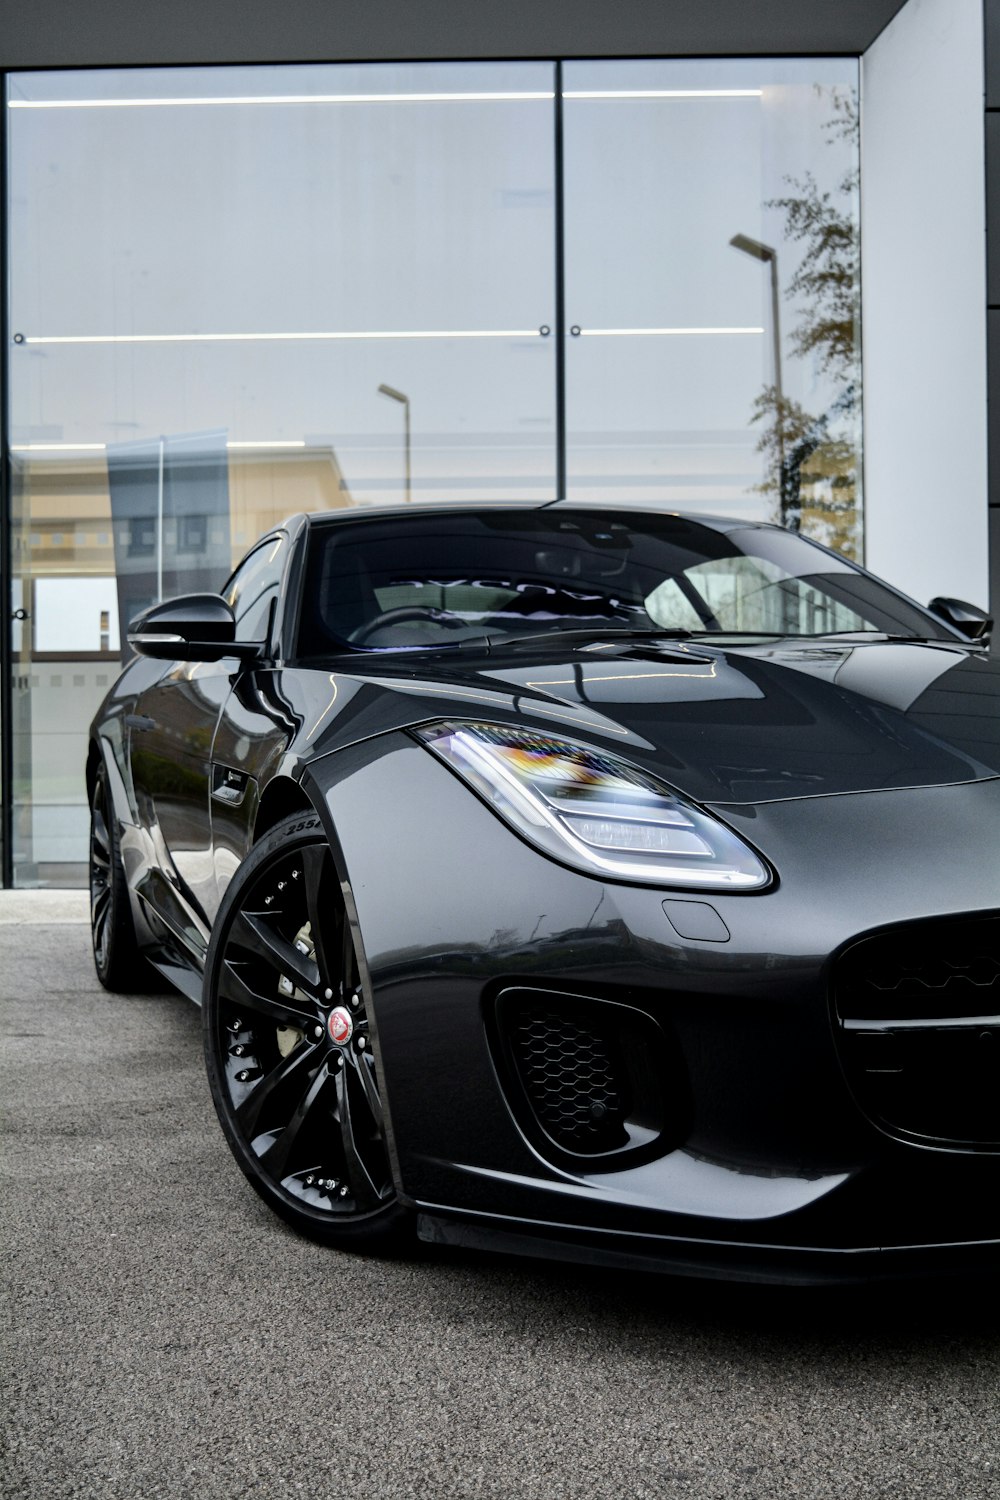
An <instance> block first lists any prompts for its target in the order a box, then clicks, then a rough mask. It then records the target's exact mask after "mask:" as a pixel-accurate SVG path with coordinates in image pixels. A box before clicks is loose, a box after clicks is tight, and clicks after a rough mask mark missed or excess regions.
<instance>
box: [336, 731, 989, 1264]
mask: <svg viewBox="0 0 1000 1500" xmlns="http://www.w3.org/2000/svg"><path fill="white" fill-rule="evenodd" d="M310 774H311V776H312V777H313V778H314V780H315V783H316V785H315V788H314V791H315V793H316V795H317V802H318V803H319V801H320V798H322V805H323V806H324V807H325V809H326V814H327V817H328V826H329V828H330V832H331V836H332V837H333V838H334V839H335V841H336V846H337V854H338V858H340V859H341V860H342V864H343V872H344V875H345V878H346V880H347V881H348V882H349V885H350V889H351V891H352V893H353V899H354V902H355V904H356V909H357V917H358V923H359V931H360V934H361V939H362V943H363V947H364V953H365V960H366V969H367V975H366V982H367V983H368V984H369V985H370V989H371V1014H372V1015H373V1017H374V1026H375V1031H376V1036H377V1044H378V1049H379V1058H380V1065H381V1068H382V1073H383V1088H384V1091H385V1098H386V1099H387V1101H388V1106H389V1117H390V1132H391V1151H392V1156H393V1164H394V1170H395V1173H396V1180H397V1188H398V1190H399V1192H400V1195H401V1197H402V1198H403V1200H404V1201H405V1202H407V1203H409V1204H411V1205H412V1206H413V1207H415V1208H416V1209H417V1210H418V1212H419V1213H420V1215H421V1219H420V1223H421V1226H422V1232H423V1233H424V1234H425V1235H426V1236H427V1237H429V1238H435V1239H440V1238H445V1239H448V1240H450V1241H451V1242H456V1240H457V1241H459V1242H461V1243H479V1242H483V1243H485V1242H486V1240H489V1242H490V1243H491V1244H493V1245H494V1246H501V1242H504V1241H506V1244H505V1245H504V1246H503V1247H505V1248H521V1249H527V1250H530V1252H531V1253H535V1254H557V1255H560V1256H565V1257H566V1258H570V1259H573V1258H585V1259H593V1260H599V1261H605V1262H607V1261H608V1257H609V1256H611V1257H612V1259H614V1258H615V1257H620V1256H625V1257H626V1258H627V1259H628V1258H629V1257H631V1258H633V1259H634V1260H635V1262H636V1263H637V1264H641V1265H648V1266H650V1267H653V1266H656V1265H660V1266H663V1267H665V1268H668V1269H684V1270H691V1269H694V1268H701V1269H702V1270H704V1271H705V1272H706V1273H708V1274H731V1275H740V1276H748V1277H751V1278H753V1279H762V1278H763V1279H778V1280H799V1279H805V1280H823V1279H831V1278H832V1279H836V1280H844V1279H847V1280H850V1279H856V1278H857V1277H859V1276H861V1277H865V1278H867V1277H870V1276H871V1275H873V1274H882V1272H881V1271H876V1270H875V1267H876V1266H878V1267H885V1266H887V1265H889V1264H894V1265H895V1266H896V1267H897V1270H896V1272H894V1274H906V1273H907V1272H906V1268H907V1267H917V1266H918V1265H920V1266H923V1265H924V1263H925V1262H926V1261H927V1260H928V1258H929V1260H930V1261H931V1262H933V1263H937V1264H939V1265H940V1266H942V1267H943V1266H944V1263H945V1262H946V1261H948V1262H955V1263H956V1264H961V1265H969V1264H972V1263H973V1262H976V1261H979V1260H985V1261H986V1262H987V1263H988V1264H990V1265H995V1264H996V1263H997V1258H998V1257H997V1242H998V1240H1000V1194H998V1190H1000V1152H998V1151H997V1150H996V1149H994V1148H993V1147H991V1146H989V1145H983V1144H982V1143H979V1144H974V1145H972V1146H971V1147H970V1146H969V1145H968V1144H966V1145H965V1146H957V1145H954V1144H949V1145H944V1144H934V1143H932V1142H928V1141H926V1140H916V1139H912V1138H905V1137H904V1136H903V1135H901V1134H900V1133H899V1132H898V1131H895V1130H894V1129H893V1128H892V1127H891V1126H887V1125H886V1123H885V1122H884V1121H882V1122H880V1121H879V1120H877V1119H875V1118H873V1117H872V1115H871V1113H870V1112H869V1113H866V1111H865V1109H864V1108H862V1106H861V1104H860V1103H859V1102H858V1098H857V1097H856V1094H855V1092H854V1088H853V1085H852V1082H851V1081H850V1080H849V1078H848V1076H847V1074H846V1073H845V1068H844V1065H843V1060H842V1051H841V1046H840V1039H839V1037H838V1024H839V1023H838V1019H837V1017H836V1015H835V1012H834V1008H833V1004H832V996H831V985H832V975H833V965H834V960H835V956H836V955H838V954H839V953H841V952H842V951H843V950H844V949H845V948H847V947H849V946H850V945H851V944H852V943H854V942H855V941H856V940H857V939H858V938H859V937H860V936H862V935H864V934H867V933H870V932H873V931H877V930H880V929H882V928H885V927H891V926H893V925H895V924H899V923H904V922H914V921H918V922H919V921H920V920H926V919H931V918H941V917H955V916H960V915H968V914H970V913H971V914H977V915H979V916H987V915H989V914H990V913H993V914H995V912H996V903H997V893H998V892H1000V854H998V853H997V850H998V849H1000V783H998V782H983V783H973V784H969V785H966V786H959V787H948V788H922V789H918V790H913V791H896V792H888V793H871V794H862V795H856V796H850V797H837V798H822V799H811V800H802V801H798V802H788V803H778V804H769V805H763V806H759V807H756V808H747V807H742V808H739V809H736V808H732V809H727V810H723V811H724V813H725V815H726V816H727V817H728V818H729V819H730V820H731V821H732V822H733V825H734V826H735V827H737V829H738V830H739V831H741V832H744V833H745V834H746V835H747V837H748V838H750V839H751V841H752V842H753V843H754V844H755V845H756V846H757V847H759V848H760V849H762V850H763V852H764V853H765V854H766V855H767V856H768V858H769V859H770V860H771V861H772V862H773V864H774V866H775V868H776V869H777V871H778V876H779V880H778V884H777V887H776V888H775V889H772V890H770V891H767V892H765V893H762V894H760V895H739V896H732V895H730V896H723V895H719V896H712V897H711V898H708V899H710V904H711V906H712V907H713V908H714V909H715V911H716V912H717V913H718V914H719V916H720V917H721V918H722V920H723V922H724V924H725V928H726V929H727V930H728V932H729V938H728V940H726V941H722V942H720V941H718V940H717V938H716V939H707V938H703V939H698V938H684V937H681V936H680V934H679V932H678V931H677V930H676V928H675V927H674V926H673V925H672V924H671V922H670V921H669V920H668V918H667V916H666V914H665V912H664V908H663V900H664V898H672V897H677V896H678V895H680V896H681V897H682V898H683V896H684V893H677V892H668V891H658V890H654V889H639V888H636V887H630V886H627V885H613V884H610V883H602V882H600V881H599V880H591V879H589V878H588V877H586V876H583V875H580V874H577V873H576V872H573V871H570V870H568V869H565V868H563V867H562V866H560V865H557V864H555V863H553V862H552V861H550V860H547V859H545V858H544V857H543V856H541V855H539V854H538V853H537V852H536V851H534V850H533V849H530V848H529V847H528V846H526V845H525V844H524V843H522V842H521V841H520V840H519V839H518V838H517V837H516V836H515V835H514V834H512V833H511V832H510V831H509V830H508V829H507V828H506V826H505V825H503V824H502V823H501V822H500V821H499V820H498V819H497V818H496V817H495V816H494V815H493V814H492V813H490V812H489V811H488V810H487V809H486V808H485V807H484V806H483V805H482V804H481V803H480V802H479V801H478V799H477V798H476V797H474V796H473V795H472V794H471V793H470V792H469V791H468V790H467V789H466V788H465V787H464V786H463V785H462V784H461V783H460V782H459V781H458V780H457V778H456V777H454V776H453V775H452V774H451V773H450V772H449V771H448V770H447V769H446V768H445V767H443V766H441V765H440V764H439V763H438V762H436V761H435V760H434V759H433V758H432V757H431V756H429V755H428V754H427V753H426V752H425V751H423V750H422V749H421V748H420V747H418V746H417V745H416V744H414V743H413V741H411V740H410V739H409V738H408V737H407V736H405V735H392V736H386V737H384V738H383V739H381V740H379V741H372V742H370V744H368V745H366V746H359V747H354V748H353V750H352V751H351V752H349V753H342V754H339V755H335V756H331V757H329V758H328V759H326V760H324V761H322V762H319V763H317V764H315V765H314V766H313V767H312V769H311V772H310ZM949 850H955V851H956V854H955V856H954V858H953V859H951V860H950V862H949V861H948V859H947V851H949ZM942 851H945V854H944V855H943V854H942ZM689 895H690V897H691V899H692V900H699V901H705V900H706V898H705V897H704V896H700V895H697V894H696V893H693V892H692V893H689ZM682 925H683V924H682ZM512 987H519V988H522V989H523V988H529V989H535V990H537V991H539V992H541V993H542V994H547V995H552V996H555V997H557V1001H558V1003H559V1004H561V1005H562V1006H563V1007H565V1006H567V1005H569V1006H572V1004H573V997H576V996H582V997H584V998H585V999H587V1000H590V1001H592V1002H597V1003H606V1004H607V1005H609V1006H610V1007H612V1010H611V1011H609V1017H611V1016H612V1015H613V1013H614V1007H619V1008H625V1009H628V1010H632V1011H637V1012H641V1013H644V1014H647V1015H648V1016H650V1017H651V1018H652V1019H653V1021H654V1022H655V1024H656V1025H657V1026H659V1027H660V1028H662V1030H663V1033H664V1035H665V1036H666V1037H667V1038H668V1039H669V1043H670V1046H671V1048H675V1049H676V1052H677V1054H678V1055H679V1057H680V1058H681V1060H682V1064H683V1087H684V1088H686V1089H687V1090H688V1095H689V1097H688V1105H687V1109H688V1112H687V1114H686V1115H685V1116H684V1122H683V1129H682V1130H681V1131H680V1133H679V1134H678V1133H677V1132H676V1131H675V1132H674V1134H673V1136H671V1134H670V1132H669V1131H668V1132H666V1133H665V1134H664V1136H663V1137H662V1140H661V1144H662V1147H663V1149H662V1150H661V1151H659V1152H657V1151H656V1149H653V1150H652V1151H650V1149H648V1148H647V1149H646V1150H645V1151H643V1150H640V1151H638V1152H637V1153H635V1154H633V1155H629V1153H628V1152H627V1151H626V1152H623V1153H622V1154H620V1155H618V1156H617V1157H614V1158H613V1159H612V1157H611V1156H606V1157H605V1158H604V1159H603V1160H598V1159H595V1158H593V1157H585V1158H584V1157H580V1158H578V1159H577V1160H575V1161H574V1159H573V1155H572V1153H568V1154H567V1153H566V1152H564V1151H560V1150H558V1149H552V1146H551V1142H550V1141H549V1140H547V1139H546V1136H545V1134H544V1132H541V1133H540V1132H538V1131H535V1130H532V1128H531V1125H530V1121H529V1122H528V1123H527V1124H526V1121H525V1116H524V1111H523V1109H521V1110H519V1109H518V1107H517V1101H516V1100H515V1099H514V1098H513V1097H512V1090H511V1085H510V1081H509V1078H508V1077H507V1076H506V1074H505V1071H504V1067H503V1064H502V1060H501V1059H500V1058H499V1057H498V1049H497V1045H496V1037H495V1027H494V1023H493V1021H492V1019H491V1018H492V1017H493V1016H494V1015H495V1007H496V1003H497V998H498V996H500V995H502V994H503V993H504V992H505V991H509V990H510V989H511V988H512ZM996 1004H997V1008H998V1009H1000V1000H998V1001H997V1002H996ZM984 1029H988V1027H985V1028H984ZM998 1042H1000V1038H998ZM670 1086H671V1087H673V1086H674V1085H673V1082H671V1084H670ZM998 1111H1000V1103H998ZM668 1137H669V1139H668ZM615 1263H617V1262H615ZM629 1263H632V1262H631V1260H630V1261H629ZM767 1267H770V1268H771V1270H770V1271H768V1270H767ZM848 1267H849V1269H848ZM727 1268H728V1269H727ZM916 1274H919V1272H916Z"/></svg>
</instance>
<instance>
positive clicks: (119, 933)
mask: <svg viewBox="0 0 1000 1500" xmlns="http://www.w3.org/2000/svg"><path fill="white" fill-rule="evenodd" d="M90 932H91V939H92V942H93V948H94V968H95V969H96V970H97V977H98V979H99V980H100V981H101V983H102V984H103V986H104V988H105V989H106V990H113V991H115V992H117V993H126V994H127V993H129V992H131V991H136V990H139V991H141V990H145V989H148V988H149V982H150V977H151V975H150V969H149V965H148V964H147V963H146V960H145V959H144V958H143V957H142V955H141V954H140V952H139V947H138V944H137V943H136V940H135V927H134V926H133V923H132V908H131V906H130V905H129V897H128V887H127V885H126V883H125V870H124V868H123V866H122V860H121V849H120V846H119V843H118V825H117V822H116V819H115V813H114V805H113V803H112V800H111V793H110V790H109V788H108V773H107V770H106V768H105V766H104V765H103V763H102V765H101V766H100V768H99V769H98V772H97V777H96V780H95V782H94V794H93V797H92V798H91V802H90Z"/></svg>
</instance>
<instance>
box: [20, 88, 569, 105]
mask: <svg viewBox="0 0 1000 1500" xmlns="http://www.w3.org/2000/svg"><path fill="white" fill-rule="evenodd" d="M554 98H555V95H554V94H553V92H552V90H551V89H549V90H548V91H544V90H527V89H524V90H503V91H500V90H497V91H496V92H488V91H487V92H483V93H475V94H232V95H227V94H219V95H215V96H213V95H196V96H192V97H191V98H176V99H10V100H8V106H9V108H10V109H176V108H184V107H185V106H187V105H211V106H215V105H228V104H492V103H506V102H507V101H509V100H510V101H518V102H520V101H525V100H528V101H530V100H536V99H541V100H545V99H549V100H551V99H554Z"/></svg>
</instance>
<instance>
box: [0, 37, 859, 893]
mask: <svg viewBox="0 0 1000 1500" xmlns="http://www.w3.org/2000/svg"><path fill="white" fill-rule="evenodd" d="M7 105H8V111H7V113H8V142H9V152H8V156H9V159H8V183H9V207H8V223H9V252H8V254H9V270H10V277H9V282H10V293H9V295H10V301H9V310H8V320H9V321H8V327H9V330H10V333H11V344H10V349H9V361H8V367H9V377H10V378H9V391H8V431H9V434H10V454H9V462H10V477H11V496H12V521H13V531H12V537H11V554H12V567H11V577H10V579H9V580H8V581H7V585H8V586H9V589H10V601H11V608H12V611H14V612H16V613H18V614H20V616H21V618H19V619H17V620H15V623H14V637H13V648H14V661H13V673H12V682H11V723H10V724H9V726H7V731H8V733H10V734H11V736H12V742H13V786H12V793H13V800H12V813H13V850H12V852H13V857H14V868H15V880H16V882H17V883H21V884H34V883H38V882H52V883H56V884H67V883H74V882H76V881H79V882H81V883H82V881H83V877H84V873H85V870H84V860H85V857H86V834H87V824H88V810H87V807H86V799H85V793H84V785H83V764H84V757H85V749H86V734H87V728H88V725H89V721H90V718H91V716H92V714H93V712H94V710H95V709H96V707H97V704H98V703H99V701H100V699H101V697H102V696H103V693H104V692H105V690H106V688H107V687H108V685H109V684H110V682H111V681H112V680H113V678H114V675H115V674H116V672H117V670H118V668H119V666H120V663H121V660H122V641H123V639H124V633H125V626H126V624H127V621H128V619H129V618H130V617H131V615H132V614H134V613H135V612H136V611H137V610H138V609H139V608H142V607H143V606H144V605H146V604H148V603H149V602H151V601H152V600H153V599H156V598H158V597H166V596H168V595H169V594H171V593H178V592H182V591H187V590H189V589H200V588H218V587H221V585H222V583H223V581H224V579H225V577H226V575H227V574H228V573H229V571H230V568H231V566H232V564H233V562H234V561H235V560H236V559H237V558H239V557H240V556H241V555H242V554H243V553H244V552H245V551H247V550H248V548H249V546H250V544H251V543H252V542H253V540H254V539H255V537H256V536H258V535H259V534H260V533H261V532H262V531H264V530H265V529H266V528H267V527H268V526H270V525H271V524H273V522H274V521H275V520H277V519H280V518H281V517H282V516H284V515H287V514H290V513H292V512H294V511H298V510H315V509H326V508H331V507H337V506H343V505H370V504H378V503H383V502H386V501H390V502H392V501H400V500H402V501H406V500H412V501H414V502H420V501H423V502H427V501H433V502H442V503H446V502H448V501H454V500H466V499H490V500H495V499H515V500H516V499H539V500H545V499H553V498H555V497H556V495H557V493H558V490H559V487H560V480H561V477H562V476H563V475H565V480H566V490H567V493H568V494H570V495H571V496H573V497H575V498H588V499H595V498H600V497H601V496H607V497H610V498H615V499H629V500H635V501H641V502H643V503H652V504H659V505H663V506H666V507H669V508H671V509H673V508H683V509H688V510H693V511H698V510H709V511H714V512H724V513H729V514H736V515H739V516H745V517H747V518H754V517H765V518H768V519H780V520H783V521H784V522H785V524H787V525H790V526H792V527H799V526H801V528H802V529H803V530H805V531H808V532H809V533H810V534H813V535H817V536H818V537H820V539H822V540H825V541H828V542H831V543H832V544H833V545H835V546H837V547H839V548H841V549H842V550H844V551H846V552H848V553H850V554H852V555H857V554H858V550H859V547H860V538H861V504H860V487H859V473H860V430H859V428H860V421H859V411H860V401H859V390H858V375H857V369H858V351H859V332H858V327H857V304H858V286H857V262H858V227H857V168H858V162H857V150H858V147H857V133H856V123H857V65H856V63H855V62H852V61H850V60H836V61H823V60H817V59H809V60H807V61H789V60H781V61H772V62H769V61H762V60H753V61H739V62H735V61H734V62H730V61H721V62H720V61H715V62H690V61H687V62H643V63H621V62H615V63H610V62H607V63H604V62H593V63H572V64H565V65H564V66H562V67H560V66H559V65H558V64H556V63H554V62H553V63H527V64H526V63H517V64H513V63H503V64H500V63H497V64H492V63H476V64H433V63H427V64H405V65H384V64H370V65H350V66H346V65H336V66H311V65H310V66H300V67H284V66H283V67H254V68H212V69H157V70H116V71H113V72H112V71H107V72H95V71H80V72H72V73H48V74H38V73H35V74H17V75H12V76H11V78H10V80H9V93H8V99H7ZM560 251H561V253H560Z"/></svg>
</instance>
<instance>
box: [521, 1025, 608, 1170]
mask: <svg viewBox="0 0 1000 1500" xmlns="http://www.w3.org/2000/svg"><path fill="white" fill-rule="evenodd" d="M511 1040H512V1042H513V1047H514V1053H515V1056H516V1058H517V1061H518V1064H519V1068H520V1072H521V1077H522V1080H523V1082H524V1086H525V1090H526V1092H527V1094H528V1098H529V1100H530V1102H531V1105H532V1107H533V1109H534V1111H535V1113H536V1115H537V1116H538V1118H539V1120H540V1121H541V1123H542V1125H543V1126H544V1127H545V1129H546V1130H547V1131H548V1133H549V1135H551V1137H552V1139H553V1140H554V1141H556V1142H557V1144H558V1145H560V1146H562V1147H563V1148H564V1149H565V1150H567V1151H575V1152H585V1153H592V1152H599V1151H608V1150H613V1149H614V1148H615V1147H616V1146H618V1145H620V1144H621V1142H622V1141H623V1140H624V1130H623V1120H624V1115H625V1109H624V1105H623V1098H622V1087H621V1082H622V1080H621V1079H620V1077H619V1071H618V1069H617V1068H616V1066H615V1063H614V1061H613V1059H612V1056H611V1053H610V1050H609V1047H608V1045H607V1043H606V1042H605V1041H604V1040H603V1039H602V1038H601V1037H600V1036H599V1035H598V1034H597V1033H596V1031H594V1030H591V1029H589V1028H588V1027H586V1026H583V1025H580V1024H579V1023H578V1022H576V1021H574V1020H572V1019H570V1017H568V1016H565V1015H556V1014H555V1013H554V1012H553V1011H551V1010H544V1009H536V1008H534V1007H531V1008H525V1009H524V1010H522V1011H521V1012H520V1014H519V1015H518V1016H517V1019H516V1021H515V1022H514V1026H513V1029H512V1037H511Z"/></svg>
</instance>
